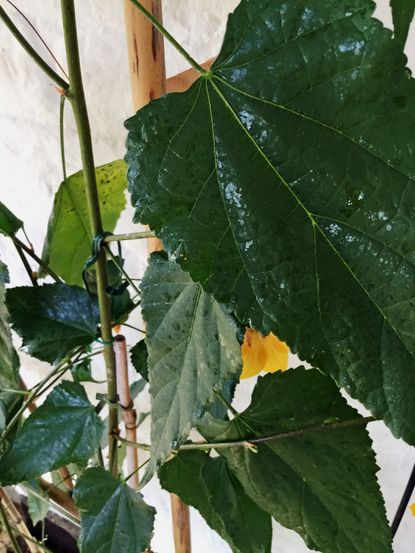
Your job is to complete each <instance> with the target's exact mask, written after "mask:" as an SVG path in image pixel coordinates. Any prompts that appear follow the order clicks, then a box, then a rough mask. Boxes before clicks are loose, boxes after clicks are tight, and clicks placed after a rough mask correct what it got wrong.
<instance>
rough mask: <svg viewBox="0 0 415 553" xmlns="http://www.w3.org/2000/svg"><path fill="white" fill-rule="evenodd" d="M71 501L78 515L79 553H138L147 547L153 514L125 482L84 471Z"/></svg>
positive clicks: (101, 471) (101, 472) (96, 470)
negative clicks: (79, 521) (79, 515)
mask: <svg viewBox="0 0 415 553" xmlns="http://www.w3.org/2000/svg"><path fill="white" fill-rule="evenodd" d="M74 499H75V502H76V505H77V506H78V507H79V509H80V511H81V538H80V548H81V552H82V553H97V552H98V551H99V553H113V552H115V551H116V552H117V553H138V552H141V551H145V550H146V549H147V548H148V547H149V546H150V541H151V538H152V535H153V524H154V515H155V510H154V509H153V507H149V506H148V505H147V504H146V503H144V501H143V499H142V496H141V495H140V494H139V493H138V492H135V491H134V490H132V489H131V488H129V487H128V485H127V484H126V482H121V481H120V480H117V479H116V478H114V477H113V476H111V474H110V473H109V472H106V471H105V470H104V469H102V468H92V469H88V470H87V471H86V472H85V473H84V474H83V475H82V476H81V477H80V478H79V480H78V482H77V484H76V487H75V491H74Z"/></svg>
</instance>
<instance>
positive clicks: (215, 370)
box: [141, 253, 241, 481]
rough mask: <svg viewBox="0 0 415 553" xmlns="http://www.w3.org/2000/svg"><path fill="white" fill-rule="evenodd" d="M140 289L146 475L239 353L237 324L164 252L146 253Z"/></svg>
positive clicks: (228, 374) (233, 370)
mask: <svg viewBox="0 0 415 553" xmlns="http://www.w3.org/2000/svg"><path fill="white" fill-rule="evenodd" d="M141 289H142V296H141V300H142V303H141V306H142V313H143V318H144V320H145V321H146V323H147V335H146V344H147V349H148V374H149V381H150V393H151V398H152V405H151V419H152V426H151V446H152V451H151V460H150V463H149V469H148V471H147V473H146V474H147V477H150V476H151V474H152V473H153V472H154V470H155V468H156V465H157V464H158V463H161V462H164V461H165V460H166V459H167V457H168V456H169V454H170V453H171V451H172V450H175V449H177V448H178V446H179V445H180V443H182V442H183V440H185V439H186V438H187V436H188V435H189V433H190V430H191V429H192V427H194V426H195V425H196V423H197V422H198V421H199V420H200V419H201V418H202V416H203V414H204V412H205V410H206V408H207V407H209V405H211V404H212V403H213V402H214V400H215V398H216V396H215V389H216V388H218V389H221V388H222V386H223V383H224V382H225V381H227V380H229V379H231V378H232V377H233V376H235V375H237V374H238V373H239V372H240V370H241V354H240V345H239V342H238V340H237V338H236V333H237V327H236V325H235V323H234V322H233V320H232V319H231V318H230V316H229V314H228V313H227V312H226V311H225V309H224V308H223V306H221V305H219V304H218V303H217V302H216V301H215V300H214V299H213V298H212V296H210V295H208V294H206V293H205V292H204V291H203V289H202V287H201V286H200V284H197V283H194V282H192V280H191V279H190V277H189V275H188V274H187V273H185V272H184V271H182V270H181V269H180V267H179V265H177V263H175V262H173V261H169V260H167V258H166V257H165V255H164V254H159V253H157V254H153V255H152V257H151V259H150V265H149V267H148V269H147V272H146V274H145V276H144V278H143V281H142V283H141ZM145 480H146V476H145V477H144V481H145Z"/></svg>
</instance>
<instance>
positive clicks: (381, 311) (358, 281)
mask: <svg viewBox="0 0 415 553" xmlns="http://www.w3.org/2000/svg"><path fill="white" fill-rule="evenodd" d="M214 79H216V80H218V81H220V82H221V83H222V84H224V85H226V86H227V87H229V88H231V89H233V90H234V91H236V92H238V93H240V94H242V95H245V96H248V97H250V98H252V99H254V100H257V101H260V102H263V103H265V104H269V105H271V106H273V107H275V108H279V109H282V110H285V111H288V112H290V113H292V114H293V115H297V116H298V117H302V118H304V119H307V120H309V121H311V122H313V123H315V124H317V125H321V126H324V127H326V128H328V129H329V130H332V131H333V132H336V133H337V134H340V135H342V136H343V137H344V138H346V139H349V140H350V141H352V142H353V144H355V145H356V146H360V147H361V148H362V149H364V150H365V152H367V153H370V154H372V155H373V156H374V157H376V158H377V159H378V160H379V161H381V162H383V163H384V164H386V165H388V166H389V167H390V168H392V169H394V170H395V171H397V172H398V173H400V174H402V175H404V176H405V177H406V178H407V179H408V180H411V179H410V178H409V177H408V176H407V175H405V174H404V173H402V171H400V170H399V169H398V168H396V167H394V166H393V165H390V164H389V163H388V162H387V161H385V160H383V159H382V158H381V157H379V156H378V155H377V154H375V153H374V152H372V151H370V150H368V149H367V148H365V147H364V146H362V145H361V144H359V143H358V142H355V140H354V139H353V138H351V137H348V135H346V134H344V133H342V132H341V131H340V130H338V129H336V128H334V127H331V126H330V125H327V124H325V123H322V122H320V121H318V120H317V119H313V118H311V117H308V116H305V115H303V114H301V113H299V112H296V111H295V110H291V109H289V108H286V107H285V106H282V105H279V104H274V103H272V102H268V101H265V100H263V99H261V98H257V97H255V96H252V95H250V94H248V93H246V92H244V91H242V90H240V89H238V88H236V87H234V86H232V85H230V84H229V83H227V82H226V81H224V80H223V79H221V78H219V77H217V76H216V75H213V77H209V78H208V79H206V80H209V82H210V84H211V86H212V88H213V89H214V91H215V92H216V94H217V95H218V97H219V99H220V100H221V101H222V102H223V104H224V105H225V107H226V108H227V109H228V111H229V112H230V113H231V115H232V117H233V118H234V119H235V121H236V122H237V123H238V125H239V126H240V127H241V128H242V129H243V131H244V132H245V134H246V135H247V136H248V138H249V139H250V140H251V142H252V144H253V145H254V146H255V148H256V149H257V151H258V152H259V153H260V155H261V156H262V157H263V159H264V160H265V161H266V162H267V163H268V165H269V167H270V168H271V169H272V171H273V172H274V173H275V174H276V176H277V177H278V178H279V179H280V180H281V182H282V183H283V184H284V186H285V187H286V188H287V190H288V191H289V192H290V193H291V195H292V196H293V197H294V199H295V200H296V202H297V203H298V204H299V205H300V206H301V207H302V208H303V210H304V212H305V213H306V215H307V217H308V218H309V219H310V223H311V225H312V227H315V228H317V229H318V231H319V232H320V233H321V235H322V236H323V238H324V239H325V240H326V242H327V243H328V245H329V246H330V247H331V248H332V250H333V252H334V253H335V255H336V256H337V257H338V258H339V260H340V261H341V263H342V264H343V266H344V267H345V268H346V270H347V271H348V272H349V273H350V274H351V275H352V277H353V278H354V280H355V281H356V282H357V284H358V285H359V286H360V288H361V289H362V290H363V292H364V293H365V294H366V295H367V296H368V298H369V299H370V301H371V302H372V304H373V305H374V306H375V307H376V308H377V310H378V311H379V313H380V314H381V316H382V317H383V319H384V320H386V321H387V322H388V324H389V326H390V327H391V329H392V330H393V332H394V333H395V334H396V335H397V337H398V338H399V340H400V342H401V343H402V345H403V346H404V348H405V350H406V351H407V352H408V354H409V355H410V356H411V358H414V355H413V354H412V352H411V351H410V349H409V347H408V346H407V344H406V342H405V341H404V339H403V337H402V336H401V333H400V332H399V330H398V329H397V328H396V327H395V325H394V324H393V323H392V322H391V321H390V320H389V318H388V316H387V315H386V313H385V312H384V310H383V309H382V307H381V306H380V305H379V304H378V303H377V302H376V301H375V300H374V298H373V297H372V295H371V294H370V292H369V291H368V290H367V289H366V287H365V286H364V285H363V284H362V283H361V282H360V280H359V278H358V277H357V275H356V274H355V273H354V271H353V270H352V268H351V267H350V266H349V265H348V264H347V263H346V261H345V260H344V259H343V257H342V256H341V254H340V252H338V251H337V249H336V248H335V246H334V244H333V243H332V242H331V240H330V239H329V238H328V237H327V236H326V234H325V233H324V231H323V230H322V228H321V227H320V225H319V224H318V222H317V221H316V219H315V218H314V214H313V213H312V212H310V211H309V210H308V209H307V207H306V206H305V204H304V203H303V202H302V200H301V198H300V197H299V196H298V195H297V194H296V192H295V191H294V190H293V189H292V188H291V186H290V185H289V184H288V182H287V181H286V180H285V179H284V178H283V176H282V175H281V174H280V172H279V171H278V169H277V168H276V167H275V166H274V165H273V164H272V163H271V161H270V159H269V158H268V157H267V155H266V154H265V153H264V152H263V150H262V149H261V148H260V146H259V145H258V144H257V142H256V141H255V139H254V137H253V136H252V135H251V134H250V132H249V131H248V129H247V128H246V127H245V126H244V125H243V123H242V121H241V120H240V119H239V117H238V116H237V114H236V113H235V110H234V108H233V107H232V105H231V104H230V103H229V102H228V100H227V99H226V98H225V97H224V96H223V94H222V92H221V91H220V89H219V88H218V87H217V85H216V84H215V83H214V82H213V81H214ZM212 132H213V133H214V129H213V126H212ZM224 208H225V211H226V204H225V202H224ZM226 213H227V211H226ZM232 234H233V235H234V233H233V229H232ZM234 236H235V235H234ZM235 244H236V245H237V246H238V243H237V241H236V240H235ZM238 251H239V253H240V255H241V257H242V252H240V250H239V248H238ZM244 265H245V264H244ZM247 275H248V277H249V278H250V273H249V272H248V271H247ZM315 276H316V279H317V280H318V276H317V275H315ZM251 287H252V286H251ZM252 290H253V292H254V289H253V287H252ZM254 295H255V297H256V294H255V292H254ZM257 301H258V300H257Z"/></svg>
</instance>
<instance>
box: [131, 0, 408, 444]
mask: <svg viewBox="0 0 415 553" xmlns="http://www.w3.org/2000/svg"><path fill="white" fill-rule="evenodd" d="M373 8H374V3H373V2H371V1H370V0H327V1H325V2H322V1H321V0H297V1H296V2H287V1H286V0H242V2H241V3H240V5H239V7H238V8H237V9H236V11H235V12H234V14H233V15H231V16H230V18H229V22H228V28H227V33H226V37H225V41H224V44H223V47H222V51H221V53H220V55H219V57H218V59H217V60H216V63H215V64H214V67H213V69H212V72H211V73H210V74H208V75H207V76H206V77H202V78H201V79H199V80H198V81H197V82H196V83H195V84H194V85H193V86H192V88H191V89H189V91H188V92H186V93H184V94H171V95H169V96H167V97H165V98H163V99H160V100H158V101H156V102H153V103H152V104H150V105H149V106H148V107H146V108H144V109H143V110H141V111H140V113H139V114H138V115H136V116H135V117H133V118H131V119H130V120H129V121H128V122H127V127H128V129H129V138H128V154H127V161H128V164H129V186H130V190H131V192H132V199H133V203H134V205H135V206H136V207H137V215H136V219H137V220H140V221H141V222H142V223H147V224H149V225H150V227H151V228H153V229H155V231H156V233H157V235H158V236H159V237H160V238H162V240H163V243H164V245H165V247H166V249H167V250H168V251H169V252H175V254H176V256H177V257H178V258H179V259H180V262H181V265H182V267H183V268H184V269H186V270H187V271H189V272H190V273H191V276H192V278H193V279H194V280H195V281H199V282H201V283H202V284H203V286H204V288H205V289H206V290H207V291H208V292H213V294H214V295H215V297H216V298H217V299H218V300H219V301H223V302H226V303H227V304H228V306H230V307H231V308H233V309H234V310H235V312H236V314H237V316H238V318H239V319H240V320H241V322H242V323H244V324H245V325H246V326H251V327H253V328H256V329H257V330H259V331H261V332H262V334H264V335H265V334H267V333H268V332H269V331H272V332H274V334H276V335H277V336H278V337H279V338H280V339H281V340H283V341H284V342H286V343H287V344H288V346H289V347H290V349H291V350H292V351H293V352H296V353H299V355H300V357H301V358H302V359H305V360H307V361H308V362H310V363H311V364H314V365H315V366H318V367H320V368H322V369H323V370H324V371H325V372H326V373H328V374H330V375H331V376H333V377H334V378H335V380H336V381H337V383H338V384H339V385H341V386H343V387H345V388H346V390H347V391H348V392H349V393H350V394H351V395H352V396H353V397H355V398H358V399H359V400H361V401H362V402H363V403H364V404H365V405H366V406H367V407H368V408H369V409H371V411H372V412H373V413H374V414H375V416H376V417H378V418H384V420H385V421H386V423H387V424H388V425H389V426H390V428H391V429H392V431H393V432H394V434H395V435H396V436H401V437H403V438H404V439H405V440H406V441H407V442H409V443H411V444H415V395H414V394H413V393H412V391H413V390H414V389H415V332H414V329H415V309H414V306H415V304H414V299H413V298H414V297H415V267H414V261H415V224H414V221H415V213H414V209H413V206H414V205H415V186H414V181H415V156H413V150H415V117H414V116H415V87H414V81H413V80H412V79H410V77H409V74H408V71H407V70H406V69H405V67H404V65H405V58H404V56H403V55H402V52H401V50H400V48H399V45H398V44H397V43H396V41H394V40H393V39H392V36H391V32H390V31H388V30H386V29H384V28H383V27H382V25H381V23H380V22H379V21H377V20H375V19H373V18H372V17H371V15H372V12H373Z"/></svg>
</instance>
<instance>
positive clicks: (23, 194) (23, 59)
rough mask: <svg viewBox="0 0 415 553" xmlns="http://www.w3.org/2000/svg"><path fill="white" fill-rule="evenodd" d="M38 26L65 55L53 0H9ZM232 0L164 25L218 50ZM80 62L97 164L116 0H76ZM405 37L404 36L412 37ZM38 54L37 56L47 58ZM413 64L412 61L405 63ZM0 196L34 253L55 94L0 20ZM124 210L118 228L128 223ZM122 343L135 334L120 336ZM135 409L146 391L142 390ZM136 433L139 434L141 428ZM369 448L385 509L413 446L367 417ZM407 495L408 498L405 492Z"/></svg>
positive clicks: (126, 86) (134, 264)
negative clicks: (23, 228)
mask: <svg viewBox="0 0 415 553" xmlns="http://www.w3.org/2000/svg"><path fill="white" fill-rule="evenodd" d="M15 2H16V3H17V4H18V5H19V7H20V8H21V9H22V10H23V11H24V12H25V13H26V14H27V15H28V16H29V17H30V19H31V20H32V22H33V23H34V24H35V26H36V27H37V28H38V29H39V30H41V32H42V35H43V36H44V37H45V39H46V40H47V42H48V44H49V46H50V47H51V48H52V50H53V51H54V53H55V54H56V55H57V57H58V58H59V59H60V60H64V53H63V40H62V29H61V22H60V11H59V5H60V2H59V1H58V0H15ZM237 3H238V0H164V19H165V24H166V26H167V27H168V28H169V30H171V31H172V32H173V34H174V35H175V36H176V37H177V38H178V39H179V40H180V41H181V42H182V43H183V44H184V46H185V47H186V48H187V49H188V50H189V51H190V52H191V53H192V55H193V56H194V57H195V58H196V59H198V60H200V61H203V60H205V59H207V58H209V57H211V56H212V55H214V54H215V53H217V51H218V48H219V45H220V41H221V38H222V36H223V31H224V26H225V18H226V14H227V13H228V12H229V11H230V10H232V9H233V8H234V7H235V6H236V5H237ZM76 4H77V8H78V21H79V33H80V37H81V38H80V46H81V53H82V61H83V71H84V81H85V88H86V93H87V100H88V102H89V111H90V118H91V126H92V131H93V138H94V144H95V156H96V163H97V165H98V164H102V163H105V162H108V161H111V160H113V159H116V158H120V157H122V156H123V155H124V141H125V131H124V128H123V124H122V123H123V121H124V120H125V119H126V118H127V117H128V116H129V115H131V114H132V110H131V94H130V82H129V75H128V64H127V49H126V43H125V35H124V21H123V5H122V0H89V1H88V2H87V1H81V0H78V1H77V2H76ZM2 5H4V6H5V7H6V2H4V1H2ZM378 5H379V8H378V12H377V15H378V17H379V18H381V19H382V20H383V21H384V22H385V24H387V25H389V26H390V22H391V17H390V13H389V8H388V0H380V1H378ZM10 13H11V14H12V15H13V18H15V20H16V21H19V25H20V26H21V28H22V29H25V33H26V36H28V37H29V38H30V40H32V41H33V44H36V45H37V46H38V47H39V51H42V52H44V50H43V49H42V46H41V45H40V44H39V41H38V40H37V39H36V37H35V36H34V35H33V33H32V32H31V31H30V30H29V29H27V28H26V27H25V25H24V24H23V23H22V22H21V20H20V19H19V18H18V17H17V16H16V14H15V13H13V11H11V10H10ZM414 38H415V37H414V35H412V37H411V38H410V41H409V44H412V45H413V44H414V40H413V39H414ZM46 55H47V54H45V56H46ZM166 56H167V68H168V74H169V75H173V74H175V73H177V72H178V71H180V70H182V69H185V68H186V63H185V62H184V61H183V60H182V59H181V58H180V57H179V55H178V54H177V53H176V52H175V51H173V50H172V48H171V47H169V46H167V48H166ZM412 65H413V64H412ZM0 83H1V91H0V95H1V96H0V128H1V137H0V163H1V175H2V178H1V184H0V198H1V200H2V201H4V202H5V203H6V204H7V205H8V206H9V207H10V208H11V209H12V210H13V211H14V212H15V213H16V214H17V215H18V216H19V217H21V218H22V219H24V221H25V222H26V230H27V233H28V235H29V236H30V238H31V240H32V241H33V243H34V246H35V248H36V250H37V251H40V250H41V248H42V243H43V238H44V235H45V231H46V226H47V220H48V216H49V212H50V209H51V206H52V201H53V194H54V192H55V191H56V189H57V187H58V185H59V182H60V180H61V178H62V170H61V165H60V157H59V128H58V116H59V115H58V109H59V95H58V93H57V91H56V90H55V88H54V87H53V86H52V85H51V83H50V80H49V79H48V78H47V77H45V76H44V75H43V74H42V73H41V72H40V70H38V68H37V67H36V66H34V65H33V63H32V61H31V60H30V59H29V58H28V57H27V56H26V54H25V53H24V52H23V51H22V49H21V47H20V46H19V45H18V44H17V43H16V42H15V41H14V40H13V38H12V37H11V35H10V34H9V33H8V31H7V30H6V29H4V28H3V27H2V26H0ZM65 126H66V150H67V163H68V171H69V173H71V172H75V171H77V170H78V169H79V168H80V162H79V149H78V145H77V139H76V134H75V131H74V124H73V120H72V116H71V113H70V109H67V111H66V118H65ZM130 215H131V210H127V212H126V213H125V214H124V216H123V218H122V221H121V222H120V224H119V227H118V229H117V230H118V231H129V230H131V228H132V224H131V223H130V220H131V217H130ZM0 252H1V257H2V258H3V259H4V260H5V261H7V262H8V264H9V268H10V272H11V277H12V281H13V284H15V285H17V284H27V277H26V275H25V273H24V271H23V270H22V268H21V267H20V264H19V261H18V259H17V257H16V255H15V252H14V250H13V248H11V246H10V244H9V243H8V242H7V241H6V240H4V239H1V238H0ZM125 252H126V254H127V255H128V254H130V255H129V262H128V269H129V271H130V272H131V274H133V275H140V274H141V273H142V272H143V269H144V267H145V262H146V250H145V247H144V246H143V245H142V244H141V245H140V244H137V243H134V244H128V245H127V246H126V247H125ZM128 339H129V341H130V343H131V344H133V343H135V341H137V335H134V334H129V335H128ZM22 365H23V371H24V374H25V378H26V380H27V382H28V383H29V384H30V383H32V382H34V381H35V380H36V379H37V378H38V376H39V375H40V374H43V372H44V371H45V368H46V367H45V366H44V365H42V364H41V363H36V362H34V361H33V360H31V359H29V358H28V357H27V356H25V355H22ZM251 388H252V382H248V383H247V384H244V387H243V388H242V389H240V390H239V392H238V401H239V404H240V406H245V405H246V404H247V403H248V401H249V394H250V391H251ZM144 403H145V405H144V407H143V408H144V409H146V408H148V398H144ZM141 432H142V434H141V435H140V439H143V440H144V439H147V433H148V428H147V427H144V428H143V430H142V431H141ZM371 434H372V436H373V439H374V447H375V450H376V452H377V455H378V463H379V466H380V473H379V480H380V483H381V486H382V488H383V491H384V494H385V500H386V507H387V511H388V515H389V516H392V515H393V513H394V510H395V509H396V506H397V504H398V501H399V499H400V495H401V493H402V489H403V486H404V484H405V482H406V479H407V477H408V475H409V472H410V469H411V466H412V464H413V462H414V461H415V453H414V450H413V449H411V448H409V447H408V446H406V445H405V444H404V443H402V442H400V441H397V440H394V439H393V438H392V437H391V435H390V434H389V432H388V431H387V430H386V429H385V428H384V427H383V425H382V424H381V423H376V424H374V425H371ZM145 496H146V499H147V501H148V502H149V503H151V504H153V505H155V506H156V508H157V510H158V515H157V522H156V528H155V539H154V546H153V548H154V550H155V551H156V552H157V553H171V552H172V551H173V546H172V541H171V523H170V513H169V505H168V496H167V494H165V493H164V492H163V491H161V490H160V489H159V488H158V486H157V485H156V484H155V483H152V484H150V486H148V489H147V488H146V490H145ZM413 501H415V498H414V499H413ZM274 530H275V531H274V547H273V551H275V552H277V551H278V552H279V553H305V552H306V551H307V548H306V547H305V546H304V545H303V543H302V540H301V539H300V538H299V537H298V536H297V535H296V534H295V533H293V532H291V531H288V530H285V529H283V528H281V527H280V526H279V525H277V524H275V528H274ZM414 536H415V518H411V516H410V514H409V513H407V514H406V515H405V519H404V521H403V524H402V527H401V530H400V532H399V535H398V537H397V539H396V541H395V553H412V552H413V550H414V542H415V539H414ZM192 538H193V550H194V552H195V553H222V552H223V553H224V552H229V551H230V550H229V548H228V547H227V545H226V544H224V543H223V541H222V540H221V539H220V538H219V537H217V536H216V535H215V534H214V533H213V532H211V531H210V530H209V529H208V528H207V527H206V525H205V523H204V521H203V520H202V519H201V518H200V516H199V515H198V514H197V513H196V512H193V511H192Z"/></svg>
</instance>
